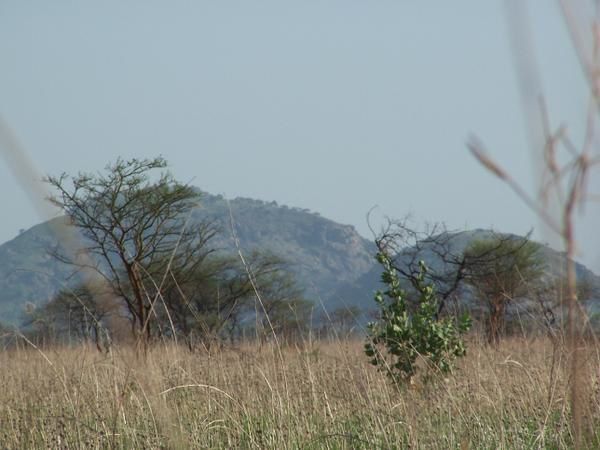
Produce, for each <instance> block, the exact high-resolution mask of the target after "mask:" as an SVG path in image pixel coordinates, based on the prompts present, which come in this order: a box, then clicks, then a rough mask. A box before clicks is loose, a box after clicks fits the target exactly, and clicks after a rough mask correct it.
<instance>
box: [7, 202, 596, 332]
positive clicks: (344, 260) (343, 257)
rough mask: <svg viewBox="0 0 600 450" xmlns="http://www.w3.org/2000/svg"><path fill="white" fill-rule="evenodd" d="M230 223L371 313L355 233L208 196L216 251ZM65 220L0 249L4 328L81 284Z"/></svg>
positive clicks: (342, 301) (366, 248)
mask: <svg viewBox="0 0 600 450" xmlns="http://www.w3.org/2000/svg"><path fill="white" fill-rule="evenodd" d="M231 217H233V229H234V230H235V233H236V235H237V237H238V240H239V245H240V248H241V249H242V251H243V252H246V253H249V252H250V251H251V250H252V249H256V248H260V249H264V250H269V251H271V252H273V253H274V254H276V255H278V256H280V257H282V258H284V259H285V260H286V261H287V262H288V263H289V267H290V270H291V271H292V272H293V273H294V275H295V276H296V279H297V280H298V282H299V284H300V286H302V287H303V288H304V289H305V294H306V297H307V298H310V299H312V300H314V301H315V303H317V304H320V303H321V301H322V302H323V304H324V305H326V307H327V309H328V310H329V311H331V310H333V309H335V308H338V307H348V306H356V307H358V308H360V309H361V310H363V311H370V310H373V309H374V307H375V305H374V302H373V293H374V291H375V290H377V289H379V288H381V284H380V282H379V279H380V267H379V266H378V265H377V264H376V263H375V261H374V258H373V256H374V254H375V247H374V245H373V244H372V243H371V242H369V241H368V240H366V239H365V238H363V237H361V236H360V235H359V234H358V233H357V232H356V230H355V229H354V227H352V226H349V225H341V224H339V223H336V222H333V221H331V220H329V219H326V218H323V217H321V216H319V215H318V214H316V213H312V212H310V211H308V210H306V209H299V208H290V207H287V206H280V205H277V204H276V203H275V202H264V201H260V200H253V199H248V198H236V199H233V200H230V201H228V200H226V199H225V198H223V197H222V196H215V195H210V194H208V193H204V192H203V193H202V202H201V206H200V207H199V208H197V209H196V210H195V211H194V214H193V215H192V221H200V220H204V219H211V220H213V221H215V222H216V223H217V224H218V225H219V227H220V229H221V232H220V234H219V235H218V236H217V237H216V239H215V240H214V241H213V242H212V244H211V245H212V246H213V247H216V248H222V249H224V250H225V251H230V252H231V251H235V250H236V249H235V245H234V239H233V237H232V221H231ZM61 221H64V218H57V219H54V220H52V221H48V222H45V223H42V224H39V225H36V226H34V227H33V228H31V229H29V230H27V231H24V232H22V233H21V234H20V235H19V236H17V237H16V238H14V239H13V240H11V241H9V242H6V243H4V244H3V245H0V292H1V294H0V321H2V322H10V323H18V321H19V318H20V317H21V315H22V311H23V310H24V308H25V307H26V305H27V304H28V303H32V304H42V303H44V302H46V301H48V300H49V299H50V298H52V296H53V295H54V294H55V293H56V292H57V291H58V290H59V289H60V288H61V287H64V286H66V285H69V284H74V283H75V282H76V277H71V274H72V270H71V268H69V267H68V266H65V265H64V264H61V263H59V262H57V261H56V260H54V259H53V258H52V257H51V256H49V254H48V249H50V248H52V247H53V246H56V245H57V244H58V243H59V242H63V243H64V242H65V241H69V236H70V240H71V241H76V239H73V237H74V236H75V233H74V231H71V232H70V233H68V236H67V239H65V237H64V230H63V232H62V233H63V235H62V237H61V239H57V237H56V236H57V230H60V225H61ZM63 228H64V227H63ZM68 230H72V229H70V228H68ZM59 235H60V233H59ZM491 235H492V232H491V231H489V230H472V231H462V232H458V233H449V234H448V235H447V237H448V243H449V245H450V247H451V248H452V251H453V252H454V253H456V254H458V253H460V252H462V251H463V250H464V249H465V248H466V246H467V245H469V243H470V242H472V241H473V240H475V239H482V238H485V237H490V236H491ZM542 251H543V255H544V259H545V260H546V261H547V262H548V274H547V276H549V277H557V276H559V275H560V267H561V261H564V255H563V254H561V253H559V252H557V251H554V250H552V249H550V248H549V247H543V248H542ZM413 253H414V249H411V248H406V249H404V250H403V251H402V252H401V258H402V257H408V256H409V255H412V254H413ZM402 255H404V256H402ZM418 258H419V259H423V260H424V261H425V262H426V263H427V265H428V266H429V267H430V268H431V269H432V270H434V271H436V270H437V271H439V270H442V269H443V266H442V262H441V261H440V260H439V258H436V256H435V254H434V253H433V252H432V251H431V249H429V248H428V247H427V245H425V246H423V249H422V251H421V253H419V255H418ZM577 275H578V278H579V279H582V280H585V281H586V283H587V284H588V285H589V286H591V290H590V297H589V300H588V302H587V304H588V305H589V308H590V309H591V310H594V311H596V310H600V307H599V306H600V277H598V276H596V275H594V274H593V273H592V272H591V271H589V270H588V269H587V268H585V266H583V265H581V264H577ZM462 300H463V301H464V302H465V304H469V303H470V302H471V301H472V300H473V299H472V298H471V297H469V295H468V293H467V294H466V295H464V296H463V297H462Z"/></svg>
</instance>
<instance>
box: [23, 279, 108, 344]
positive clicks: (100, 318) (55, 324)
mask: <svg viewBox="0 0 600 450" xmlns="http://www.w3.org/2000/svg"><path fill="white" fill-rule="evenodd" d="M106 287H107V286H105V285H103V284H82V285H79V286H76V287H75V288H73V289H67V288H65V289H62V290H61V291H60V292H58V294H56V296H55V297H54V298H53V299H52V300H50V302H48V303H47V304H45V305H43V306H41V307H39V308H33V309H31V310H30V312H29V313H28V314H27V317H26V320H25V322H24V323H23V326H24V327H26V328H28V329H29V330H30V332H31V333H32V335H33V336H34V337H37V338H40V337H41V338H50V339H56V340H62V341H64V340H69V341H70V340H71V339H73V338H74V339H76V340H80V341H84V342H93V343H94V344H95V345H96V348H97V349H98V350H99V351H107V350H108V349H109V348H110V342H111V337H110V334H109V331H108V328H109V326H108V322H109V321H110V320H111V318H113V317H114V316H118V315H119V304H118V303H117V302H116V301H115V298H114V297H112V295H111V293H110V292H106V291H105V289H106Z"/></svg>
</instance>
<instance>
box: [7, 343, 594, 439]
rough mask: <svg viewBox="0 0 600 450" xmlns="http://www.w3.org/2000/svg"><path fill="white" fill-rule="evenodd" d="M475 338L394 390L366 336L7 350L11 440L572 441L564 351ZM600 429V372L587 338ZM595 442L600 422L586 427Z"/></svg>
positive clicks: (591, 419) (591, 399)
mask: <svg viewBox="0 0 600 450" xmlns="http://www.w3.org/2000/svg"><path fill="white" fill-rule="evenodd" d="M554 350H555V348H554V347H553V346H552V345H551V343H550V342H549V340H548V339H530V340H526V339H510V340H506V341H505V342H504V343H503V344H502V345H501V346H500V348H498V349H497V350H494V349H491V348H489V347H487V346H485V345H482V344H478V343H477V342H470V345H469V352H468V355H467V356H466V357H465V358H464V359H463V360H462V361H461V362H460V367H459V368H458V369H457V371H456V372H455V373H454V374H453V375H452V376H450V377H448V378H446V379H439V380H435V381H433V382H431V383H429V384H425V385H424V384H422V383H421V382H419V381H417V382H415V383H413V384H412V385H410V386H407V387H401V388H395V387H394V386H392V385H391V384H390V383H389V382H388V380H387V379H386V378H385V376H384V374H382V373H379V372H378V371H377V370H376V369H375V368H374V367H372V366H370V365H369V364H368V362H367V358H366V357H365V356H364V354H363V353H362V345H361V342H360V341H352V340H349V341H337V342H328V343H324V342H315V343H309V344H305V345H304V346H302V347H284V348H278V347H276V346H274V345H265V346H263V347H262V348H259V347H258V346H253V345H247V346H241V347H240V348H236V349H221V350H218V351H215V352H214V353H207V352H198V353H190V352H188V351H187V350H185V349H183V348H177V347H174V346H160V347H156V348H154V349H152V350H151V351H150V352H149V353H148V355H147V357H146V358H138V357H136V356H135V353H134V352H133V351H132V350H131V349H129V348H117V349H114V350H113V351H112V353H110V354H108V355H103V354H100V353H98V352H96V351H95V350H94V349H92V348H87V347H76V348H61V349H58V348H50V349H43V350H42V349H36V348H32V347H31V346H30V345H28V344H26V343H24V344H23V346H22V347H20V348H16V349H12V350H6V351H4V352H2V353H1V354H0V379H1V380H2V388H1V389H0V423H1V426H0V442H2V448H51V449H58V448H65V449H67V448H68V449H71V448H86V449H87V448H148V449H150V448H273V449H287V448H294V449H296V448H297V449H300V448H301V449H311V448H313V449H322V448H331V449H337V448H352V449H354V448H365V449H373V448H413V449H417V448H422V449H461V450H462V449H520V448H532V449H533V448H570V447H572V437H571V433H570V429H569V409H568V386H567V382H566V380H565V373H567V371H566V370H565V360H564V357H563V356H562V355H564V351H563V350H562V349H558V350H559V351H554ZM586 355H587V361H588V366H589V368H590V370H589V371H588V372H587V373H588V376H587V378H586V379H587V380H589V383H590V386H591V388H592V389H591V390H590V391H589V392H592V393H593V394H592V395H588V396H587V401H588V404H587V405H585V406H586V408H585V411H586V414H587V419H588V420H587V422H588V423H592V424H597V425H598V427H596V428H597V429H599V430H600V397H598V395H599V389H600V385H599V383H598V381H599V380H598V374H599V373H598V369H599V361H600V357H599V356H598V355H597V354H596V350H595V348H594V347H593V345H591V344H590V346H589V348H587V349H586ZM588 438H589V439H591V442H593V443H594V445H596V446H598V447H600V432H599V433H598V435H597V436H592V435H590V436H588Z"/></svg>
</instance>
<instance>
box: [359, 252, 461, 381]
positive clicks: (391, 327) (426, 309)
mask: <svg viewBox="0 0 600 450" xmlns="http://www.w3.org/2000/svg"><path fill="white" fill-rule="evenodd" d="M377 261H378V262H379V263H380V264H381V265H382V266H383V273H382V274H381V280H382V282H383V283H385V284H386V285H387V286H388V289H387V290H386V291H385V292H381V291H378V292H376V294H375V302H377V305H378V306H379V309H380V319H379V320H378V321H377V322H372V323H370V324H369V325H368V326H367V329H368V334H367V341H366V343H365V353H366V354H367V356H368V357H369V358H371V363H372V364H373V365H375V366H378V367H379V368H380V369H381V370H384V371H385V372H386V373H387V374H388V376H389V377H390V378H391V379H392V380H393V381H395V382H402V381H407V380H409V379H410V378H412V377H413V376H414V375H415V373H416V372H417V360H418V358H419V357H421V358H423V360H424V361H425V362H426V367H428V368H430V369H433V370H434V371H439V372H442V373H447V372H449V371H450V370H451V369H452V365H453V361H454V359H455V358H457V357H460V356H463V355H465V353H466V350H465V344H464V342H463V340H462V337H461V335H462V334H464V333H465V332H467V331H468V330H469V328H470V327H471V319H470V317H469V316H468V315H467V314H465V315H464V316H462V317H461V318H459V319H458V320H456V319H454V318H452V317H445V318H439V317H438V301H437V297H436V293H435V289H434V287H433V286H432V285H429V284H426V282H425V274H426V272H427V267H426V266H425V263H424V262H422V261H421V262H420V264H419V266H420V273H419V277H418V283H417V293H418V296H419V298H418V302H417V304H416V305H415V306H414V308H409V305H408V304H407V299H406V293H405V292H404V291H403V290H402V288H401V287H400V281H399V279H398V275H397V274H396V270H395V269H394V267H393V265H392V262H391V260H390V258H389V256H388V255H387V254H385V253H383V252H380V253H378V254H377Z"/></svg>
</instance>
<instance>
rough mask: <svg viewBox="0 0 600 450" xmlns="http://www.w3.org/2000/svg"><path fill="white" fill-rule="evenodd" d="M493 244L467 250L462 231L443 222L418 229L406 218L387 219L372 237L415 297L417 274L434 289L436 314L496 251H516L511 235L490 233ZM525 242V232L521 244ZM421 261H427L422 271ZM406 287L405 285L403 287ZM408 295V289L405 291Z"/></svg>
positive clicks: (418, 282) (507, 253) (458, 295)
mask: <svg viewBox="0 0 600 450" xmlns="http://www.w3.org/2000/svg"><path fill="white" fill-rule="evenodd" d="M492 236H493V244H491V245H489V246H488V247H487V248H485V249H483V248H481V249H480V251H478V252H471V253H469V254H467V253H466V252H465V248H466V247H467V246H468V245H469V242H468V239H471V238H472V236H471V235H470V234H469V233H467V232H463V231H450V230H448V229H447V228H446V226H445V224H444V223H435V224H433V225H426V226H425V227H424V228H422V229H419V228H417V227H415V226H413V225H411V223H410V221H409V219H408V218H404V219H402V220H389V219H388V222H387V224H386V225H385V227H384V228H383V230H382V231H381V232H380V233H379V234H378V235H377V236H376V237H375V245H376V247H377V249H378V252H379V253H381V254H385V255H387V258H388V259H389V264H390V267H391V268H392V269H393V270H394V271H395V272H396V274H397V275H398V277H399V279H400V281H401V282H402V284H403V285H404V286H407V287H411V288H412V291H413V292H412V294H413V295H416V296H417V297H418V295H419V294H418V293H419V287H420V285H421V284H422V282H421V277H424V281H425V282H426V283H427V284H431V285H432V286H433V287H434V288H435V291H436V293H437V296H436V297H437V306H436V308H437V309H436V314H435V315H436V318H437V317H439V316H440V315H442V313H444V310H445V308H446V307H447V306H448V304H449V303H451V302H458V301H459V300H460V298H461V296H462V295H463V294H465V288H466V287H467V286H468V284H470V283H469V280H468V279H469V277H472V276H473V274H475V273H482V272H483V271H485V269H483V268H487V267H488V266H489V265H490V263H491V262H493V261H494V260H495V258H496V257H498V256H499V255H504V256H505V257H506V258H508V257H510V256H511V255H512V254H513V253H514V254H516V253H518V252H519V251H520V246H519V245H512V244H511V242H513V241H514V236H511V235H505V234H500V233H497V234H496V233H494V234H493V235H492ZM526 242H529V235H528V236H527V237H526V238H525V240H524V241H523V242H521V244H523V245H524V244H525V243H526ZM421 261H425V262H426V263H427V264H428V270H427V271H426V273H424V274H423V273H422V270H421ZM407 290H408V289H407ZM407 294H408V295H409V296H410V294H411V292H407Z"/></svg>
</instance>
